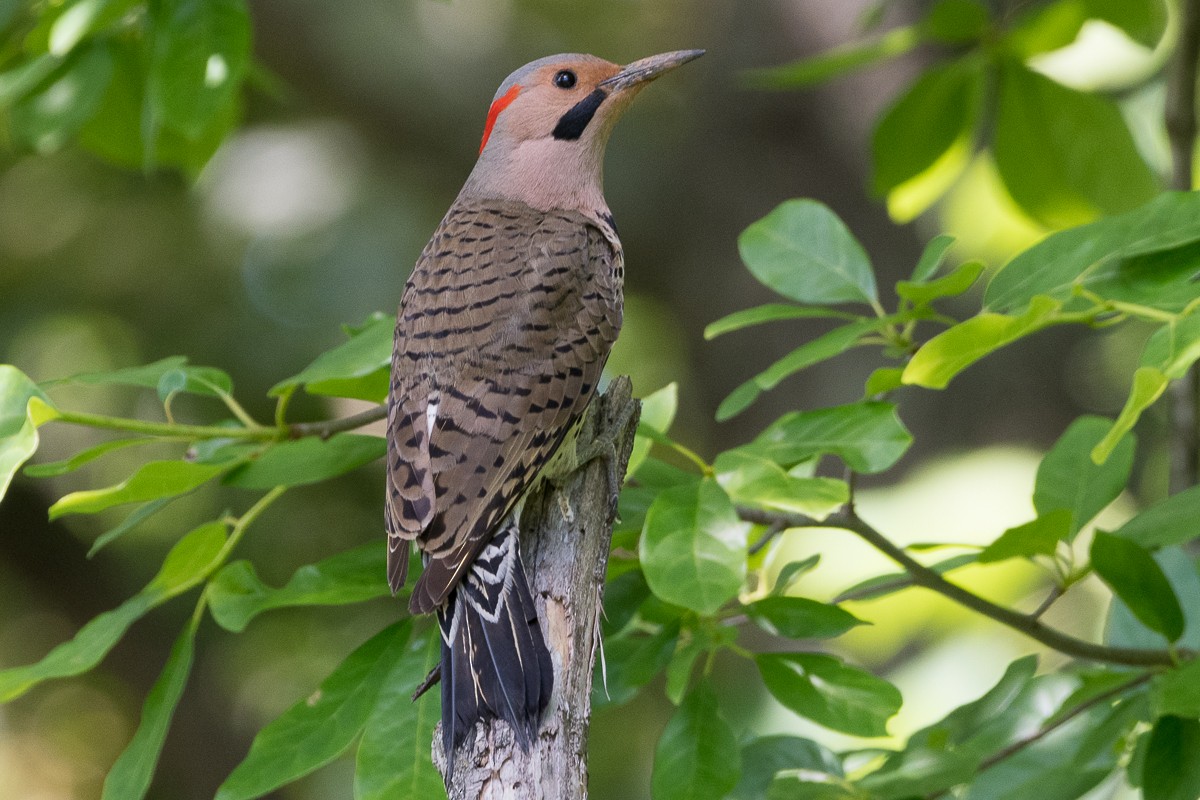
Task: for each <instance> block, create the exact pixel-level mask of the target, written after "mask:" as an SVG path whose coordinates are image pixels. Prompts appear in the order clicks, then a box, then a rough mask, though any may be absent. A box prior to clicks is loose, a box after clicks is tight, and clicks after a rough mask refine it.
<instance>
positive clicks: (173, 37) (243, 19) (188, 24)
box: [147, 0, 250, 139]
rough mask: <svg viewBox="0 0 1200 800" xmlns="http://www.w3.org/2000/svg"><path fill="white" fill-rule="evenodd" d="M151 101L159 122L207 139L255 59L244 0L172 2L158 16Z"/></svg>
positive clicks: (192, 137) (152, 68)
mask: <svg viewBox="0 0 1200 800" xmlns="http://www.w3.org/2000/svg"><path fill="white" fill-rule="evenodd" d="M154 23H155V24H154V33H153V38H152V41H153V47H152V49H151V61H150V66H149V73H150V74H149V82H148V84H147V100H148V102H149V103H150V106H151V108H152V109H153V110H154V113H155V115H156V116H157V118H158V119H159V120H160V121H161V122H162V123H163V124H164V125H165V126H166V127H169V128H172V129H174V130H176V131H178V132H179V133H181V134H183V136H185V137H186V138H188V139H197V138H199V137H201V136H202V135H203V134H204V133H205V132H206V131H207V130H208V128H209V125H210V123H211V120H212V119H213V117H215V116H216V115H217V114H218V113H219V111H220V109H222V108H224V107H225V106H227V105H228V104H229V103H230V102H231V100H232V98H233V97H234V94H235V92H236V91H237V89H238V87H239V86H240V85H241V82H242V77H243V76H244V74H245V72H246V67H247V64H248V63H249V60H250V19H249V14H248V12H247V10H246V5H245V2H244V0H169V1H168V2H166V3H164V7H163V8H162V10H161V12H160V13H159V14H157V15H155V17H154Z"/></svg>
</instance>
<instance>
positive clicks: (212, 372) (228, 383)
mask: <svg viewBox="0 0 1200 800" xmlns="http://www.w3.org/2000/svg"><path fill="white" fill-rule="evenodd" d="M154 388H155V389H156V390H157V392H158V399H159V400H161V401H162V402H164V403H165V402H167V400H168V399H169V398H170V397H171V396H172V395H176V394H179V393H180V392H187V393H189V394H207V395H228V394H231V393H232V392H233V381H232V380H231V379H230V377H229V375H228V374H226V373H225V372H223V371H222V370H219V369H217V368H215V367H178V368H176V369H172V370H170V371H169V372H165V373H163V376H162V377H161V378H159V380H158V385H157V386H155V387H154Z"/></svg>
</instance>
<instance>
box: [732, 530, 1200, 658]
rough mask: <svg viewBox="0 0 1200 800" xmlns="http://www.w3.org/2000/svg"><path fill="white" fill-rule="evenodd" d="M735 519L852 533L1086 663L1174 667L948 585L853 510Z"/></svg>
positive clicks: (976, 607) (1150, 653)
mask: <svg viewBox="0 0 1200 800" xmlns="http://www.w3.org/2000/svg"><path fill="white" fill-rule="evenodd" d="M738 515H739V516H740V517H741V518H742V519H743V520H745V521H747V522H754V523H757V524H760V525H772V524H775V523H776V522H782V523H783V524H784V525H785V526H786V527H788V528H840V529H842V530H847V531H850V532H851V533H854V534H856V535H857V536H859V538H861V539H863V540H865V541H866V542H867V543H868V544H870V545H871V546H872V547H874V548H875V549H876V550H879V551H880V552H881V553H883V554H884V555H886V556H887V557H888V558H890V559H892V560H893V561H895V562H896V563H897V564H899V565H900V566H901V567H903V568H904V569H905V571H907V572H908V574H909V575H911V576H912V581H913V583H914V584H915V585H917V586H922V587H924V588H926V589H930V590H932V591H935V592H937V593H938V594H940V595H943V596H944V597H947V598H949V599H951V600H953V601H954V602H956V603H958V604H959V605H962V606H965V607H966V608H969V609H971V610H972V611H975V612H977V613H979V614H982V615H984V616H985V617H988V618H990V619H993V620H995V621H996V622H999V623H1000V624H1002V625H1005V626H1007V627H1009V628H1012V629H1013V630H1015V631H1019V632H1021V633H1023V634H1025V635H1026V636H1028V637H1030V638H1031V639H1034V640H1036V641H1038V642H1041V643H1042V644H1044V645H1046V646H1047V647H1049V648H1051V649H1053V650H1057V651H1058V652H1060V653H1065V654H1066V655H1069V656H1074V657H1075V658H1080V659H1085V660H1088V661H1098V662H1103V663H1108V664H1125V665H1128V666H1138V667H1150V666H1154V667H1157V666H1172V665H1174V664H1175V663H1176V658H1175V657H1173V654H1172V653H1171V652H1169V651H1167V650H1146V649H1141V648H1132V647H1110V646H1106V645H1101V644H1095V643H1094V642H1088V641H1085V640H1083V639H1077V638H1075V637H1074V636H1070V635H1068V634H1065V633H1063V632H1062V631H1059V630H1057V629H1055V628H1051V627H1049V626H1048V625H1045V624H1044V623H1042V622H1041V621H1040V620H1038V619H1037V618H1036V617H1034V616H1032V615H1029V614H1021V613H1019V612H1017V611H1013V610H1012V609H1010V608H1005V607H1004V606H1001V605H997V604H996V603H993V602H992V601H990V600H986V599H984V598H982V597H980V596H979V595H977V594H974V593H973V592H970V591H968V590H966V589H964V588H962V587H961V586H959V585H958V584H955V583H951V582H950V581H948V580H946V579H945V578H943V577H942V576H941V575H939V574H938V573H937V572H935V571H934V570H932V569H930V568H929V567H927V566H925V565H924V564H922V563H921V562H919V561H917V560H916V559H914V558H913V557H912V556H910V555H909V554H908V553H906V552H904V550H903V549H902V548H900V547H898V546H896V545H895V544H893V543H892V542H891V541H890V540H889V539H888V538H887V537H886V536H884V535H883V534H882V533H880V532H879V531H877V530H876V529H875V528H873V527H871V526H870V525H869V524H867V523H866V522H864V521H863V520H862V519H860V518H859V517H858V515H857V514H855V513H854V512H853V511H848V510H846V509H843V510H841V511H838V512H836V513H834V514H831V515H830V516H829V517H827V518H826V519H825V520H817V519H814V518H812V517H808V516H805V515H803V514H791V513H786V512H782V511H765V510H762V509H758V508H751V507H747V506H739V507H738ZM1175 655H1176V656H1178V657H1179V658H1182V659H1185V660H1187V659H1191V658H1194V657H1195V653H1192V652H1191V651H1177V652H1176V654H1175Z"/></svg>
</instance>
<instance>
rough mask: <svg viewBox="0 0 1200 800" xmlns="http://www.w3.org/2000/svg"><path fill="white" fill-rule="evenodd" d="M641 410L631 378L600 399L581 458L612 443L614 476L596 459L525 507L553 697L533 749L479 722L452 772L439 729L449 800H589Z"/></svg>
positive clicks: (524, 527)
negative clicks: (617, 494) (591, 751)
mask: <svg viewBox="0 0 1200 800" xmlns="http://www.w3.org/2000/svg"><path fill="white" fill-rule="evenodd" d="M639 410H640V406H639V404H638V401H636V400H634V399H632V397H631V396H630V384H629V379H628V378H623V377H622V378H617V379H616V380H614V381H613V382H612V384H611V385H610V386H609V388H608V391H607V392H605V393H604V395H602V396H600V397H597V398H596V399H595V400H594V401H593V402H592V406H591V408H590V409H589V412H588V415H587V419H586V421H585V423H584V425H583V427H582V428H581V429H580V431H579V434H578V437H577V438H576V442H575V446H576V450H577V452H581V453H583V452H587V451H589V450H590V449H593V448H594V447H595V446H596V444H597V443H599V444H601V445H602V444H603V443H605V442H611V443H612V445H613V457H614V459H615V460H614V461H613V463H612V465H611V466H612V468H613V470H612V471H610V465H609V463H608V462H607V461H606V460H605V459H601V458H597V459H594V460H592V461H590V462H589V463H586V464H583V465H581V466H579V467H577V468H576V469H575V470H574V471H572V472H571V473H570V474H569V475H567V476H566V477H564V478H560V479H557V480H556V483H557V484H558V486H557V488H556V487H554V486H551V485H549V484H547V485H545V486H544V488H543V489H542V490H540V491H539V492H538V493H537V494H535V495H534V496H532V497H530V498H529V500H528V501H527V502H526V503H525V509H524V513H523V514H522V517H521V555H522V560H523V561H524V563H525V570H526V573H527V575H528V577H529V583H530V586H531V588H532V590H533V595H534V597H535V598H536V602H537V607H538V619H539V620H540V621H541V626H542V633H543V634H544V635H545V637H546V644H547V646H549V648H550V655H551V658H552V659H553V660H554V696H553V697H552V698H551V701H550V706H549V708H547V709H546V714H545V717H544V719H543V721H542V727H541V730H540V731H539V733H538V736H537V739H536V741H535V742H534V744H533V746H532V747H531V748H530V751H529V752H528V753H526V752H524V751H522V750H521V748H520V746H519V745H518V744H517V743H516V740H515V739H514V737H513V733H512V729H511V728H509V727H508V724H507V723H505V722H501V721H499V720H495V719H493V720H488V721H487V722H486V723H483V722H481V723H478V724H477V725H476V728H475V736H473V737H468V740H467V741H466V742H464V743H463V745H462V746H460V747H459V748H458V750H457V751H456V752H455V758H454V767H455V769H454V774H453V775H450V776H447V775H446V759H445V755H444V753H443V752H442V744H441V742H442V739H441V730H440V726H439V729H438V730H436V731H434V736H433V761H434V764H435V765H436V766H437V768H438V771H439V772H441V773H442V778H443V780H445V782H446V792H447V794H448V795H449V800H477V799H478V800H499V798H504V800H541V799H542V798H546V800H551V799H553V800H584V798H586V797H587V735H588V724H589V722H590V720H591V710H592V701H591V691H592V669H593V666H594V663H595V656H596V648H597V645H598V641H599V635H600V612H601V599H602V597H603V592H604V574H605V569H606V566H607V564H608V551H609V543H610V541H611V539H612V522H611V519H610V516H611V496H612V492H613V491H615V490H616V487H611V488H610V485H609V484H610V475H615V476H616V479H617V480H618V481H619V480H620V479H621V476H623V475H624V474H625V465H626V463H627V462H628V461H629V454H630V451H631V450H632V448H633V437H634V431H635V429H636V428H637V419H638V412H639Z"/></svg>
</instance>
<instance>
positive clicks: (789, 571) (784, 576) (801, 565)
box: [771, 553, 821, 597]
mask: <svg viewBox="0 0 1200 800" xmlns="http://www.w3.org/2000/svg"><path fill="white" fill-rule="evenodd" d="M819 563H821V554H820V553H813V554H812V555H811V556H809V557H808V558H804V559H800V560H799V561H789V562H788V563H786V564H784V565H783V567H782V568H781V569H780V570H779V574H778V575H776V576H775V585H774V586H772V587H771V595H772V596H773V597H780V596H783V595H786V594H787V593H788V590H789V589H791V588H792V584H793V583H795V582H796V581H797V580H799V579H800V577H801V576H802V575H804V574H805V573H806V572H809V571H811V570H812V569H813V568H814V567H816V566H817V564H819Z"/></svg>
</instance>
